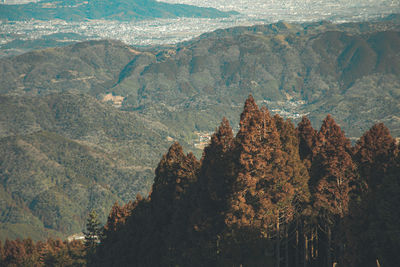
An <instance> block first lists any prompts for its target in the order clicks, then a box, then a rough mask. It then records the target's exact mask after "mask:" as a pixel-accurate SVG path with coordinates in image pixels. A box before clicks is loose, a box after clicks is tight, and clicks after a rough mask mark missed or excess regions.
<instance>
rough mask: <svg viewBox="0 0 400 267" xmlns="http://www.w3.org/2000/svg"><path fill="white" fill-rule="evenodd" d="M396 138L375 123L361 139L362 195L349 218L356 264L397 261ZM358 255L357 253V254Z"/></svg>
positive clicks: (357, 153) (399, 189)
mask: <svg viewBox="0 0 400 267" xmlns="http://www.w3.org/2000/svg"><path fill="white" fill-rule="evenodd" d="M396 155H397V157H398V149H397V145H396V140H395V139H394V138H393V137H392V136H391V135H390V132H389V129H388V128H386V127H385V126H384V125H383V124H382V123H379V124H375V125H374V126H373V127H372V128H371V129H370V130H369V131H367V132H366V133H365V134H364V135H363V136H362V137H361V138H360V140H359V141H358V142H357V144H356V146H355V148H354V160H355V162H356V163H357V167H358V172H359V174H360V178H361V179H362V184H361V185H362V186H361V187H360V190H359V192H358V198H357V199H354V200H353V202H352V205H351V209H350V214H349V215H350V216H349V218H348V226H347V229H348V232H347V236H348V242H349V248H350V251H349V253H348V254H347V261H348V264H349V265H352V266H367V267H368V266H371V267H372V266H376V260H377V259H378V260H379V261H380V263H381V264H382V265H383V266H385V265H389V266H390V265H396V264H397V262H399V260H400V259H399V258H398V257H397V259H396V255H397V253H396V252H395V251H399V246H398V244H399V243H398V242H399V241H400V240H399V239H398V238H397V240H396V234H393V233H396V232H400V229H399V227H397V225H398V223H396V221H397V220H399V219H400V214H399V213H398V212H397V210H398V209H397V207H398V206H399V205H400V199H399V197H398V194H399V193H400V181H399V179H398V177H400V175H399V174H400V168H399V166H400V165H399V163H398V162H396ZM355 255H357V256H355Z"/></svg>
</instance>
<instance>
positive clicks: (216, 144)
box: [0, 96, 400, 267]
mask: <svg viewBox="0 0 400 267" xmlns="http://www.w3.org/2000/svg"><path fill="white" fill-rule="evenodd" d="M399 205H400V156H399V145H398V144H397V143H396V140H395V139H394V138H393V137H392V136H391V135H390V133H389V130H388V129H387V128H386V127H385V126H384V125H383V124H382V123H379V124H376V125H374V126H373V127H372V128H371V129H370V130H369V131H367V132H366V133H364V135H363V136H362V137H361V138H360V139H359V140H358V142H357V143H356V144H355V145H354V146H352V145H351V143H350V141H349V139H348V138H346V136H345V134H344V132H343V131H342V130H341V128H340V126H339V125H338V124H337V123H336V122H335V121H334V119H333V118H332V117H331V116H330V115H328V116H327V117H326V118H325V120H324V121H323V123H322V126H321V128H320V130H319V131H317V130H315V129H313V127H312V126H311V123H310V121H309V119H308V118H307V117H303V119H302V121H301V122H300V123H299V124H298V126H297V127H295V125H294V124H293V123H292V122H291V121H290V120H284V119H283V118H281V117H280V116H279V115H275V116H272V115H271V114H270V113H269V111H268V109H267V108H265V107H262V108H259V107H258V106H257V104H256V103H255V101H254V99H253V97H252V96H249V98H248V99H247V100H246V102H245V106H244V110H243V112H242V114H241V116H240V125H239V131H238V132H237V134H236V136H234V133H233V131H232V128H231V126H230V124H229V122H228V120H226V119H223V120H222V123H221V125H220V126H219V128H218V129H217V130H216V132H215V133H214V134H213V135H212V138H211V141H210V144H209V145H208V146H207V147H206V148H205V149H204V152H203V156H202V158H201V160H200V161H199V160H197V159H196V157H195V156H194V155H193V154H191V153H189V154H187V155H185V154H184V152H183V149H182V147H181V146H180V144H178V143H174V144H173V145H172V146H171V147H170V149H169V151H168V153H166V154H165V155H164V156H163V157H162V159H161V161H160V163H159V164H158V167H157V169H156V171H155V178H154V184H153V186H152V189H151V192H150V194H149V195H148V196H147V197H145V198H143V197H142V196H140V195H138V196H137V197H136V200H135V201H134V202H129V203H127V204H125V205H123V206H120V205H119V204H118V203H116V204H115V205H114V206H113V208H112V210H111V212H110V214H109V216H108V220H107V223H106V225H105V226H104V227H103V228H100V226H99V225H98V222H97V221H96V218H95V216H94V214H93V213H91V217H90V218H89V219H88V224H87V225H88V227H87V228H88V233H86V242H85V244H82V243H79V242H77V241H74V242H72V243H68V242H61V241H54V240H49V241H47V242H39V243H37V244H34V243H33V242H32V241H30V240H22V241H21V240H16V241H9V240H7V241H6V242H5V244H4V246H0V252H1V262H2V264H3V265H6V266H23V265H26V266H33V265H35V264H37V265H38V266H52V265H51V264H52V263H51V260H53V261H55V262H56V263H57V264H58V265H59V266H68V265H75V266H79V265H88V266H275V267H280V266H326V267H331V266H355V267H358V266H363V267H364V266H367V267H368V266H397V265H398V264H397V263H398V262H400V255H399V253H398V251H400V225H399V224H398V222H399V221H400V210H399V209H398V207H399ZM23 259H25V260H26V261H25V262H22V260H23ZM49 262H50V263H49ZM53 263H54V262H53Z"/></svg>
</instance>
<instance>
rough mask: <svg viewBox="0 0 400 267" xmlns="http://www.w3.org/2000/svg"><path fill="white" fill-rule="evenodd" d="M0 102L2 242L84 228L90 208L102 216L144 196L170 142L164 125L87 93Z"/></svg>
mask: <svg viewBox="0 0 400 267" xmlns="http://www.w3.org/2000/svg"><path fill="white" fill-rule="evenodd" d="M0 107H1V113H2V115H3V116H1V122H0V125H1V130H2V131H1V136H2V138H1V139H0V163H1V164H0V185H1V190H0V191H1V199H2V203H3V204H2V205H3V206H2V208H1V214H2V217H1V221H2V229H0V238H1V239H4V238H5V237H23V236H28V235H30V236H32V237H33V238H44V237H45V236H46V233H47V232H51V233H53V232H54V231H57V234H58V235H62V234H71V233H76V232H80V231H81V230H82V229H83V227H84V222H85V219H86V215H87V212H88V210H89V209H96V210H98V211H101V213H102V212H104V213H102V214H103V215H104V216H105V214H106V213H107V211H108V209H109V208H110V206H111V205H112V204H113V203H114V202H115V201H117V200H118V201H120V202H126V201H128V200H130V199H132V198H134V197H135V196H136V194H137V193H138V192H141V193H142V194H146V193H147V192H148V190H149V185H150V184H151V182H152V178H153V168H154V166H155V164H156V163H155V162H156V161H157V158H159V157H160V156H161V154H162V152H163V151H164V150H165V149H166V148H167V147H168V144H169V142H167V141H166V136H167V135H166V134H165V130H164V128H165V126H163V125H161V124H160V123H153V122H152V121H147V120H144V119H143V118H141V119H140V118H138V117H137V116H136V115H135V114H134V113H128V112H123V111H118V110H117V109H115V108H114V107H111V106H108V105H105V104H102V103H100V102H99V101H97V100H96V99H94V98H92V97H90V96H87V95H84V94H77V93H61V94H51V95H48V96H46V97H15V96H3V97H1V105H0ZM91 201H92V202H91ZM10 212H11V214H13V215H10V214H9V213H10ZM104 216H103V219H105V218H104ZM30 224H32V225H33V227H31V228H29V227H28V226H29V225H30ZM14 228H17V229H19V228H21V229H26V231H25V232H21V233H18V231H13V229H14ZM35 229H36V230H35ZM52 230H53V232H52ZM27 231H28V232H29V233H28V234H27ZM33 231H35V232H37V233H32V232H33Z"/></svg>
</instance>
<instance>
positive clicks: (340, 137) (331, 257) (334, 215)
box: [310, 115, 357, 266]
mask: <svg viewBox="0 0 400 267" xmlns="http://www.w3.org/2000/svg"><path fill="white" fill-rule="evenodd" d="M318 141H319V142H320V144H321V146H320V149H319V151H318V154H317V155H316V156H315V157H314V159H313V162H312V164H313V165H312V168H311V180H310V184H311V190H312V193H313V206H314V209H315V211H316V213H317V217H318V223H319V224H320V227H321V228H322V229H323V233H322V236H321V241H323V243H324V244H323V246H324V250H325V254H323V252H322V251H320V252H321V253H320V255H321V257H320V260H322V262H320V263H319V264H321V265H324V266H332V263H333V262H334V261H336V262H343V253H344V251H343V250H344V248H343V244H344V241H343V240H342V237H343V236H344V230H343V218H344V216H345V215H346V214H347V212H348V208H349V202H350V199H351V194H352V186H353V185H354V184H355V183H356V182H357V176H356V165H355V164H354V162H353V161H352V158H351V154H350V153H351V145H350V141H349V139H347V138H346V137H345V135H344V132H343V131H342V130H341V129H340V127H339V125H337V124H336V122H335V121H334V120H333V118H332V117H331V116H330V115H328V116H327V117H326V118H325V120H324V121H323V123H322V126H321V129H320V131H319V132H318ZM332 233H334V234H332ZM321 243H322V242H321ZM322 255H324V258H323V257H322Z"/></svg>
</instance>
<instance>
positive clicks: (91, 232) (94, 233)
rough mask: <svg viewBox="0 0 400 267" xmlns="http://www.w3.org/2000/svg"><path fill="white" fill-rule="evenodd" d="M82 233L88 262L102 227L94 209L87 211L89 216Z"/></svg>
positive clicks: (90, 259) (93, 252)
mask: <svg viewBox="0 0 400 267" xmlns="http://www.w3.org/2000/svg"><path fill="white" fill-rule="evenodd" d="M84 235H85V247H86V256H87V260H88V262H91V261H92V260H93V259H92V257H93V256H94V254H95V252H96V247H97V245H98V243H99V241H100V240H101V237H102V227H101V225H100V222H99V218H98V215H97V212H96V211H95V210H92V211H91V212H90V213H89V217H88V218H87V221H86V231H85V232H84ZM52 247H55V246H52Z"/></svg>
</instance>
